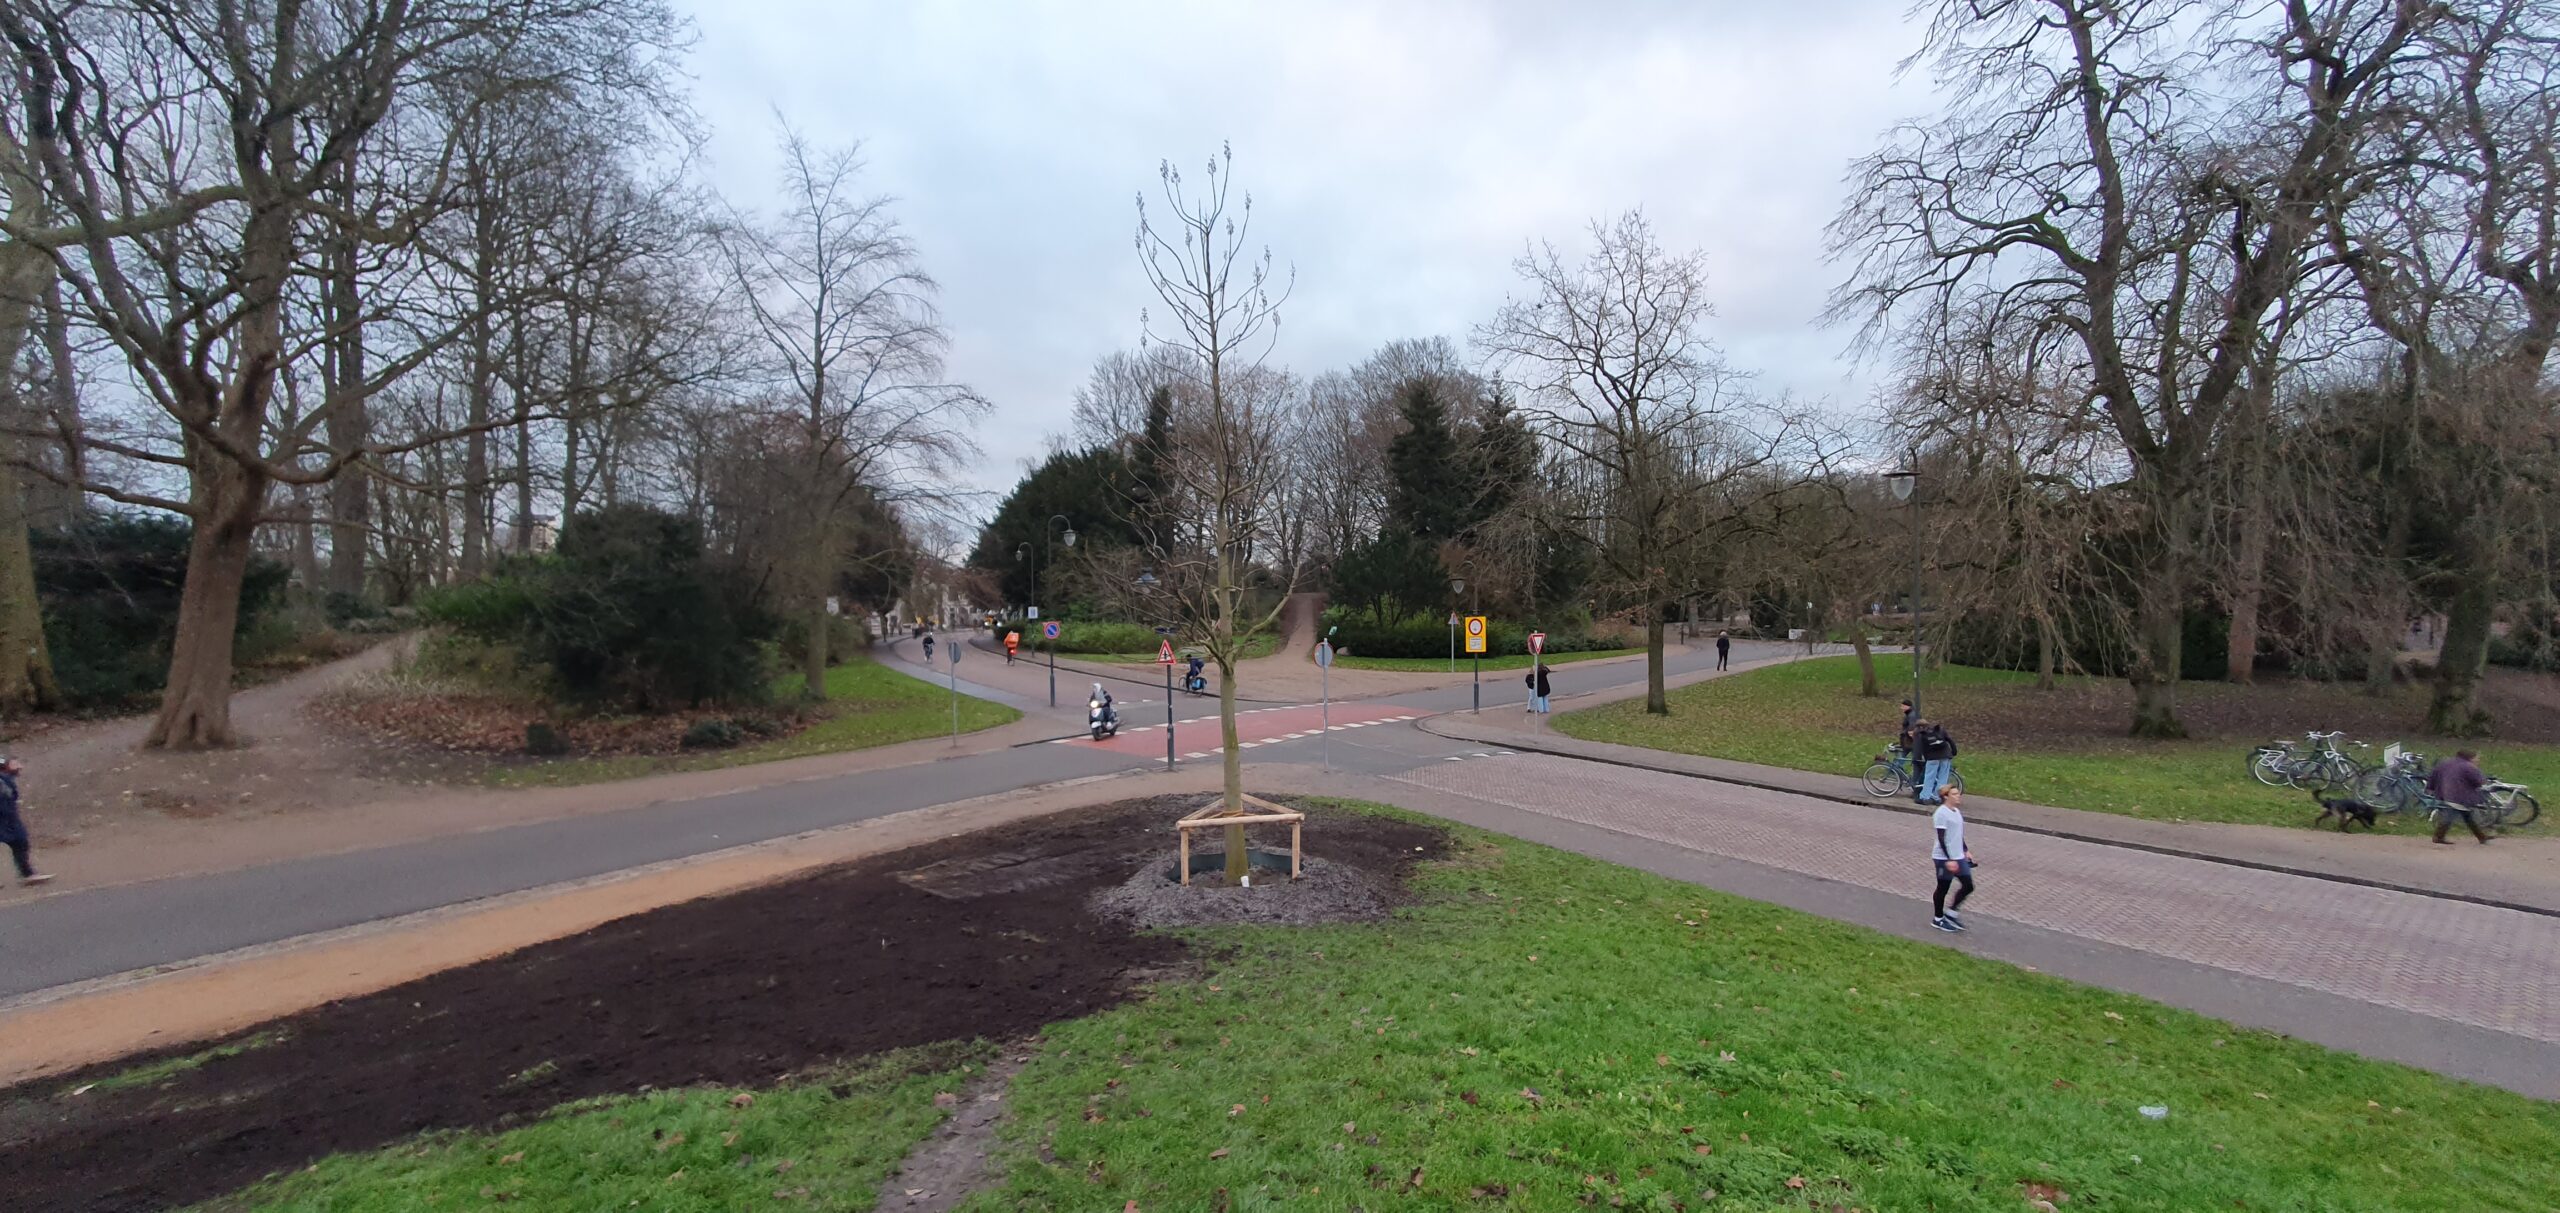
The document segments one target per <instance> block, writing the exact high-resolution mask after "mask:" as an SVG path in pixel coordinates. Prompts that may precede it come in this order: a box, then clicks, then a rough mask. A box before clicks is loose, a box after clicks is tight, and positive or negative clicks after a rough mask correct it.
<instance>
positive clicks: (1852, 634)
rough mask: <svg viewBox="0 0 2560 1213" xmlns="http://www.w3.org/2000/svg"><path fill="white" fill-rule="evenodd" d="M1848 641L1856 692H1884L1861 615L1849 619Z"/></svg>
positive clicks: (1864, 694)
mask: <svg viewBox="0 0 2560 1213" xmlns="http://www.w3.org/2000/svg"><path fill="white" fill-rule="evenodd" d="M1692 613H1693V614H1694V613H1695V608H1692ZM1849 643H1850V644H1851V645H1853V646H1855V647H1856V649H1857V650H1858V694H1860V695H1862V696H1864V697H1866V698H1868V699H1873V698H1875V697H1876V696H1878V695H1882V694H1884V689H1883V688H1882V687H1879V686H1878V685H1876V654H1875V650H1874V649H1872V648H1869V647H1868V645H1867V621H1866V619H1865V618H1864V617H1863V616H1862V617H1860V618H1857V619H1853V620H1850V621H1849Z"/></svg>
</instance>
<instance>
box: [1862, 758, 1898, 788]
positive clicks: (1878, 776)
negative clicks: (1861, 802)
mask: <svg viewBox="0 0 2560 1213" xmlns="http://www.w3.org/2000/svg"><path fill="white" fill-rule="evenodd" d="M1901 791H1902V768H1900V767H1897V766H1895V765H1893V764H1892V763H1890V762H1879V763H1876V764H1875V765H1873V766H1870V767H1868V768H1867V795H1869V796H1894V795H1899V794H1900V793H1901Z"/></svg>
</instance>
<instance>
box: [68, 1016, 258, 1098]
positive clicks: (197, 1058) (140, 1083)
mask: <svg viewBox="0 0 2560 1213" xmlns="http://www.w3.org/2000/svg"><path fill="white" fill-rule="evenodd" d="M283 1039H284V1034H283V1033H281V1032H259V1033H257V1034H255V1035H252V1036H249V1037H247V1038H244V1039H241V1040H235V1041H232V1042H231V1043H229V1044H225V1045H216V1046H214V1047H213V1048H210V1049H205V1050H203V1051H201V1052H196V1053H188V1054H185V1055H183V1056H179V1057H164V1058H161V1059H160V1060H158V1061H155V1062H151V1063H148V1064H146V1065H139V1066H135V1067H133V1068H132V1069H130V1070H119V1071H117V1072H116V1073H113V1074H110V1075H107V1076H106V1077H105V1078H101V1079H98V1080H97V1081H95V1082H90V1083H83V1084H81V1085H80V1086H78V1087H74V1088H71V1089H69V1090H66V1091H64V1092H63V1095H64V1096H66V1097H68V1096H71V1095H74V1094H80V1095H85V1094H88V1093H90V1092H92V1091H97V1092H106V1091H122V1090H126V1089H129V1088H132V1087H148V1086H156V1085H158V1084H159V1083H160V1082H162V1081H164V1080H166V1079H170V1078H174V1077H176V1076H178V1075H180V1074H184V1073H186V1072H187V1071H189V1070H192V1069H195V1068H197V1067H198V1066H201V1065H203V1064H205V1063H206V1062H209V1061H220V1060H222V1059H223V1058H226V1057H238V1056H239V1055H241V1054H243V1053H246V1052H249V1051H251V1050H253V1049H263V1048H266V1047H267V1046H268V1045H271V1044H275V1043H276V1042H278V1041H281V1040H283Z"/></svg>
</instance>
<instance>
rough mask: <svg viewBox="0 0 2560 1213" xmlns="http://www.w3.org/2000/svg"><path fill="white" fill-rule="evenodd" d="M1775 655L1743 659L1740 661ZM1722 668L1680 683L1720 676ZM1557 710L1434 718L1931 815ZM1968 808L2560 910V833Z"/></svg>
mask: <svg viewBox="0 0 2560 1213" xmlns="http://www.w3.org/2000/svg"><path fill="white" fill-rule="evenodd" d="M1766 664H1772V663H1771V662H1768V661H1760V662H1751V663H1747V664H1746V663H1736V666H1735V672H1739V671H1740V670H1742V669H1745V668H1751V667H1756V666H1759V665H1766ZM1720 676H1721V675H1720V674H1717V673H1715V672H1713V671H1709V672H1707V673H1705V674H1704V675H1703V676H1692V677H1689V678H1686V679H1680V680H1677V681H1678V682H1682V683H1686V682H1696V681H1700V680H1702V677H1704V678H1713V677H1720ZM1642 693H1643V688H1642V687H1641V686H1637V687H1633V688H1628V687H1611V688H1607V689H1604V690H1600V691H1596V692H1592V693H1589V694H1585V695H1579V696H1575V697H1574V698H1573V699H1571V700H1566V701H1560V703H1559V707H1560V708H1561V709H1562V710H1566V711H1571V710H1575V709H1578V708H1587V707H1593V706H1596V705H1598V704H1602V703H1608V702H1612V701H1615V700H1619V699H1627V698H1632V697H1634V696H1635V695H1640V694H1642ZM1550 719H1551V718H1550V717H1546V716H1529V715H1525V714H1523V713H1519V712H1486V713H1483V714H1480V715H1476V714H1465V713H1455V712H1453V713H1449V714H1447V715H1442V716H1435V717H1432V718H1430V719H1428V720H1426V721H1424V722H1423V724H1422V728H1423V729H1424V730H1426V731H1428V732H1431V733H1435V734H1438V735H1440V736H1443V737H1448V738H1452V739H1457V740H1464V741H1472V742H1479V743H1484V744H1492V745H1502V746H1507V747H1510V748H1513V749H1517V750H1523V751H1527V752H1530V753H1537V754H1550V755H1555V756H1559V757H1567V758H1578V759H1583V760H1585V761H1588V762H1596V763H1604V764H1608V765H1612V766H1619V767H1633V768H1638V769H1642V770H1649V771H1660V772H1666V773H1670V774H1677V775H1685V776H1689V777H1692V778H1697V779H1708V780H1714V781H1717V782H1720V783H1727V784H1738V785H1741V786H1743V787H1747V788H1759V789H1764V790H1768V791H1776V792H1786V793H1790V794H1793V795H1797V796H1807V797H1812V798H1815V799H1818V800H1825V801H1831V802H1833V803H1837V804H1844V805H1854V806H1857V807H1859V808H1863V809H1867V810H1871V811H1875V812H1880V813H1882V814H1885V815H1887V816H1892V815H1896V814H1923V815H1925V813H1926V810H1925V809H1922V808H1920V807H1919V806H1917V805H1913V804H1910V803H1908V802H1906V801H1903V800H1899V799H1886V800H1879V799H1877V798H1875V797H1872V796H1869V795H1867V792H1866V789H1865V788H1864V787H1863V786H1861V785H1860V784H1859V782H1858V773H1857V772H1842V773H1838V774H1826V773H1823V772H1819V771H1799V770H1794V769H1792V768H1788V767H1773V766H1763V765H1760V764H1758V763H1749V762H1735V761H1732V760H1730V759H1724V758H1706V757H1701V756H1698V755H1694V754H1675V753H1671V752H1669V751H1666V750H1654V749H1647V748H1645V747H1642V746H1628V745H1612V744H1609V743H1605V742H1596V741H1584V740H1581V739H1579V738H1574V737H1567V736H1565V735H1564V734H1562V733H1558V732H1556V731H1554V730H1553V729H1551V728H1549V727H1548V722H1549V720H1550ZM1965 816H1966V817H1967V818H1969V819H1971V820H1973V821H1975V822H1977V823H1984V824H1993V825H2001V826H2006V827H2009V828H2011V829H2014V830H2018V831H2021V832H2027V833H2038V834H2047V835H2052V836H2055V837H2060V838H2070V839H2077V840H2082V841H2088V842H2099V843H2105V844H2107V845H2110V846H2115V847H2120V848H2126V849H2129V850H2134V851H2146V852H2152V853H2156V854H2161V855H2172V856H2180V857H2187V858H2196V859H2207V860H2212V861H2214V862H2217V863H2221V864H2225V865H2229V866H2234V867H2239V868H2244V869H2254V870H2257V871H2261V872H2266V873H2270V874H2282V875H2293V876H2315V877H2320V878H2323V879H2327V880H2332V881H2338V882H2343V883H2346V884H2349V885H2355V886H2363V887H2365V888H2368V889H2372V890H2375V891H2377V892H2380V891H2398V892H2409V893H2420V894H2425V895H2429V896H2434V897H2441V898H2448V899H2452V900H2457V901H2469V902H2477V903H2480V904H2483V905H2488V906H2497V907H2502V908H2506V909H2514V910H2522V911H2527V912H2531V913H2536V914H2546V915H2560V841H2554V840H2552V839H2547V838H2536V837H2508V838H2503V839H2500V840H2499V841H2498V842H2497V843H2496V844H2495V845H2492V846H2489V847H2480V846H2477V845H2462V846H2450V847H2443V846H2435V845H2433V844H2431V843H2430V842H2428V840H2427V839H2426V838H2424V837H2421V836H2416V835H2391V834H2364V833H2358V834H2341V833H2337V832H2335V831H2319V830H2297V829H2286V828H2284V827H2280V826H2251V825H2230V824H2223V823H2216V822H2173V821H2150V820H2146V819H2143V818H2139V817H2126V816H2122V815H2119V814H2114V813H2093V812H2087V811H2084V810H2080V809H2060V808H2053V807H2051V806H2047V805H2037V804H2026V803H2023V802H2019V801H2012V800H2001V799H1997V798H1994V797H1990V796H1981V795H1976V794H1972V793H1967V794H1966V796H1965Z"/></svg>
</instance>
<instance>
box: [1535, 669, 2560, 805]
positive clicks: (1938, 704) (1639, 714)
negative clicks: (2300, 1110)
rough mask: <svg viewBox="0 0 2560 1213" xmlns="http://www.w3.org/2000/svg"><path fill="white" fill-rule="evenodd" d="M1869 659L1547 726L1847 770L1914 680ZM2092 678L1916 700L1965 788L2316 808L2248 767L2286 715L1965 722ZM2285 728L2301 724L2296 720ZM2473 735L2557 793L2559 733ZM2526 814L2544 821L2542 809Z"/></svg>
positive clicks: (1964, 674)
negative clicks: (2008, 728)
mask: <svg viewBox="0 0 2560 1213" xmlns="http://www.w3.org/2000/svg"><path fill="white" fill-rule="evenodd" d="M1876 667H1877V674H1878V677H1879V680H1880V681H1881V683H1882V684H1883V689H1884V693H1883V695H1882V696H1881V697H1879V698H1874V699H1869V698H1865V697H1862V696H1860V695H1859V694H1858V667H1857V662H1856V660H1855V659H1854V658H1849V657H1830V658H1817V659H1813V660H1807V661H1798V662H1791V663H1788V664H1785V665H1777V666H1769V667H1766V668H1763V669H1758V670H1751V671H1748V672H1745V673H1740V674H1735V675H1732V676H1731V677H1727V678H1718V679H1712V680H1709V681H1706V682H1701V683H1694V684H1692V685H1690V686H1687V687H1683V688H1680V689H1678V690H1674V691H1672V692H1671V709H1672V711H1671V715H1669V716H1647V715H1646V714H1645V712H1644V703H1643V701H1642V700H1640V699H1637V700H1626V701H1621V702H1618V703H1612V704H1607V705H1604V706H1601V707H1597V708H1589V709H1585V710H1583V711H1579V712H1571V713H1566V714H1564V715H1560V716H1557V717H1556V718H1555V721H1554V727H1555V729H1556V731H1558V732H1561V733H1564V734H1566V735H1567V736H1572V737H1579V738H1582V739H1584V740H1588V741H1605V742H1617V743H1620V744H1625V745H1638V746H1646V747H1650V748H1653V749H1658V750H1671V751H1674V752H1677V753H1683V754H1701V755H1705V756H1708V757H1712V758H1730V759H1734V760H1737V761H1741V762H1757V763H1765V764H1767V765H1770V766H1780V767H1793V768H1795V769H1798V770H1805V771H1825V772H1832V773H1836V774H1838V775H1840V776H1841V777H1842V779H1843V780H1844V781H1847V780H1854V779H1856V778H1857V777H1858V776H1859V774H1860V773H1861V772H1863V771H1865V770H1866V768H1867V764H1868V763H1870V762H1872V761H1873V760H1874V759H1875V757H1876V755H1877V753H1878V752H1879V751H1881V750H1882V748H1883V747H1884V745H1885V743H1886V742H1888V741H1889V740H1891V739H1892V737H1893V734H1894V730H1895V726H1896V724H1897V723H1898V722H1899V719H1900V709H1899V708H1897V707H1896V706H1895V705H1896V701H1897V700H1898V699H1899V697H1900V696H1901V695H1902V693H1903V692H1904V690H1905V689H1907V688H1908V687H1909V686H1910V683H1911V661H1910V658H1909V657H1907V656H1898V655H1880V656H1878V657H1877V658H1876ZM2089 681H2090V680H2086V679H2074V680H2069V683H2070V684H2071V685H2069V686H2066V688H2065V691H2064V692H2041V691H2038V690H2036V689H2035V686H2034V678H2033V676H2032V675H2028V674H2020V673H2013V672H2010V671H2006V670H1982V669H1972V668H1969V667H1964V666H1941V667H1938V668H1935V669H1932V670H1930V671H1928V678H1927V682H1926V684H1925V691H1924V703H1925V706H1926V708H1927V711H1928V713H1929V714H1930V715H1931V716H1933V717H1936V718H1938V719H1941V720H1944V721H1946V722H1948V727H1949V729H1950V730H1951V731H1952V732H1953V733H1954V734H1955V736H1956V739H1957V742H1958V743H1959V744H1960V745H1961V746H1963V752H1962V754H1961V755H1960V756H1959V757H1958V758H1957V760H1956V764H1957V766H1958V767H1959V768H1961V769H1962V770H1963V772H1964V778H1965V789H1966V790H1967V791H1969V792H1972V793H1975V794H1977V795H1982V796H1993V797H1999V798H2002V799H2007V800H2021V801H2026V802H2029V803H2032V804H2043V805H2054V806H2058V807H2061V808H2070V809H2089V810H2094V811H2097V812H2102V813H2121V814H2124V815H2126V816H2129V817H2146V818H2152V819H2155V820H2164V821H2228V822H2251V823H2257V824H2263V825H2291V826H2308V825H2310V824H2311V823H2312V820H2313V818H2314V816H2315V815H2316V814H2317V813H2318V811H2319V810H2318V807H2317V806H2315V805H2313V804H2312V803H2311V798H2310V796H2309V795H2308V794H2307V793H2304V792H2300V791H2295V790H2293V789H2289V788H2269V787H2266V786H2264V785H2262V784H2260V783H2258V782H2257V781H2255V780H2253V779H2251V778H2250V777H2249V774H2248V770H2247V755H2248V751H2249V749H2250V747H2251V746H2252V745H2255V744H2256V743H2257V742H2258V741H2259V740H2262V739H2264V738H2266V737H2271V736H2275V735H2277V734H2278V733H2279V732H2283V731H2286V727H2287V725H2288V724H2291V723H2292V722H2290V721H2276V720H2273V719H2270V720H2269V722H2268V723H2266V724H2265V726H2264V727H2263V728H2262V729H2260V730H2259V731H2257V732H2253V733H2251V734H2249V736H2248V739H2247V740H2240V739H2238V738H2233V737H2225V738H2221V739H2212V740H2191V741H2171V742H2157V741H2136V740H2133V739H2131V738H2128V737H2123V736H2118V735H2108V734H2104V733H2098V732H2096V731H2095V730H2096V728H2099V727H2104V724H2103V722H2104V721H2105V719H2106V717H2105V716H2104V714H2103V712H2098V713H2094V714H2093V715H2094V718H2095V719H2096V720H2097V721H2099V722H2100V723H2098V724H2095V725H2093V726H2092V728H2091V729H2090V730H2088V731H2084V732H2078V733H2074V732H2070V731H2068V730H2058V731H2056V732H2052V733H2049V734H2046V733H2036V734H2032V735H2033V737H2034V740H2033V742H2032V744H2031V745H2030V744H2028V743H2018V744H2007V743H2003V742H2002V741H2001V740H2000V739H1999V738H1998V737H1997V736H1996V735H1995V736H1992V737H1985V736H1984V735H1983V734H1982V733H1981V732H1980V731H1978V730H1969V729H1968V727H1967V726H1968V721H1969V720H1972V719H1976V718H1994V717H1996V718H1999V719H2003V720H2007V719H2014V718H2025V717H2032V716H2034V715H2036V713H2037V709H2038V707H2039V705H2040V704H2042V703H2043V702H2045V701H2044V700H2042V699H2041V698H2040V697H2042V696H2045V695H2048V694H2069V695H2072V696H2074V697H2075V698H2074V699H2073V701H2072V702H2073V704H2075V705H2076V704H2078V703H2079V702H2080V700H2079V698H2078V697H2079V696H2082V695H2084V694H2086V693H2087V692H2089V691H2090V690H2091V689H2092V688H2090V687H2089V686H2088V685H2087V684H2088V683H2089ZM2111 685H2112V684H2110V686H2111ZM2097 689H2108V688H2097ZM2180 692H2181V694H2182V695H2190V696H2191V697H2193V698H2196V699H2198V700H2201V701H2203V702H2202V703H2200V705H2199V710H2200V711H2201V710H2203V709H2204V708H2205V707H2231V708H2233V710H2236V705H2227V704H2215V703H2213V702H2212V701H2211V700H2209V699H2206V697H2208V696H2216V695H2223V696H2238V695H2243V694H2253V695H2255V696H2257V697H2261V698H2265V697H2272V696H2277V695H2282V694H2285V693H2286V691H2285V689H2284V688H2237V687H2233V688H2225V687H2221V686H2219V685H2218V684H2192V683H2191V684H2183V685H2182V686H2181V687H2180ZM2301 694H2302V697H2303V698H2304V699H2305V700H2306V701H2308V703H2309V707H2308V708H2307V709H2306V710H2309V711H2312V712H2315V713H2316V712H2332V713H2333V714H2334V713H2340V712H2344V711H2345V710H2347V709H2348V708H2352V707H2354V706H2356V705H2354V704H2353V703H2345V702H2341V697H2342V696H2344V697H2348V698H2350V699H2351V698H2352V697H2353V692H2352V691H2338V690H2333V689H2330V688H2307V689H2301ZM2064 710H2075V711H2076V710H2077V708H2076V707H2068V708H2066V707H2057V708H2056V709H2055V712H2056V714H2059V713H2061V712H2062V711H2064ZM2273 711H2274V709H2270V712H2271V713H2272V712H2273ZM2118 727H2120V724H2119V726H2118ZM2290 731H2292V732H2293V733H2295V734H2299V732H2300V726H2299V725H2296V726H2295V727H2292V728H2291V730H2290ZM2412 740H2413V742H2415V741H2419V740H2421V739H2414V738H2413V739H2412ZM2426 748H2427V751H2428V752H2431V753H2432V752H2437V751H2438V750H2443V749H2450V743H2427V745H2426ZM2480 749H2481V752H2482V759H2481V760H2482V764H2483V765H2484V766H2486V767H2488V768H2489V770H2490V771H2491V772H2493V773H2495V774H2497V775H2499V776H2500V777H2502V778H2506V779H2512V780H2516V781H2518V782H2522V783H2528V784H2536V785H2540V787H2541V788H2542V789H2543V790H2545V791H2548V792H2552V793H2555V794H2560V746H2547V745H2520V744H2510V743H2503V742H2501V743H2483V744H2482V745H2481V747H2480ZM2545 798H2546V799H2548V797H2545ZM2549 819H2550V818H2549V816H2548V815H2547V814H2546V816H2545V820H2546V821H2547V820H2549ZM2423 826H2424V820H2423V819H2422V818H2419V817H2416V816H2412V815H2403V816H2401V817H2399V818H2391V817H2386V818H2384V819H2383V828H2385V829H2386V830H2401V831H2414V830H2417V829H2420V828H2422V827H2423ZM2528 828H2530V829H2536V830H2539V829H2541V828H2543V827H2542V826H2541V825H2540V824H2539V823H2537V824H2536V825H2534V826H2532V827H2528Z"/></svg>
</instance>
